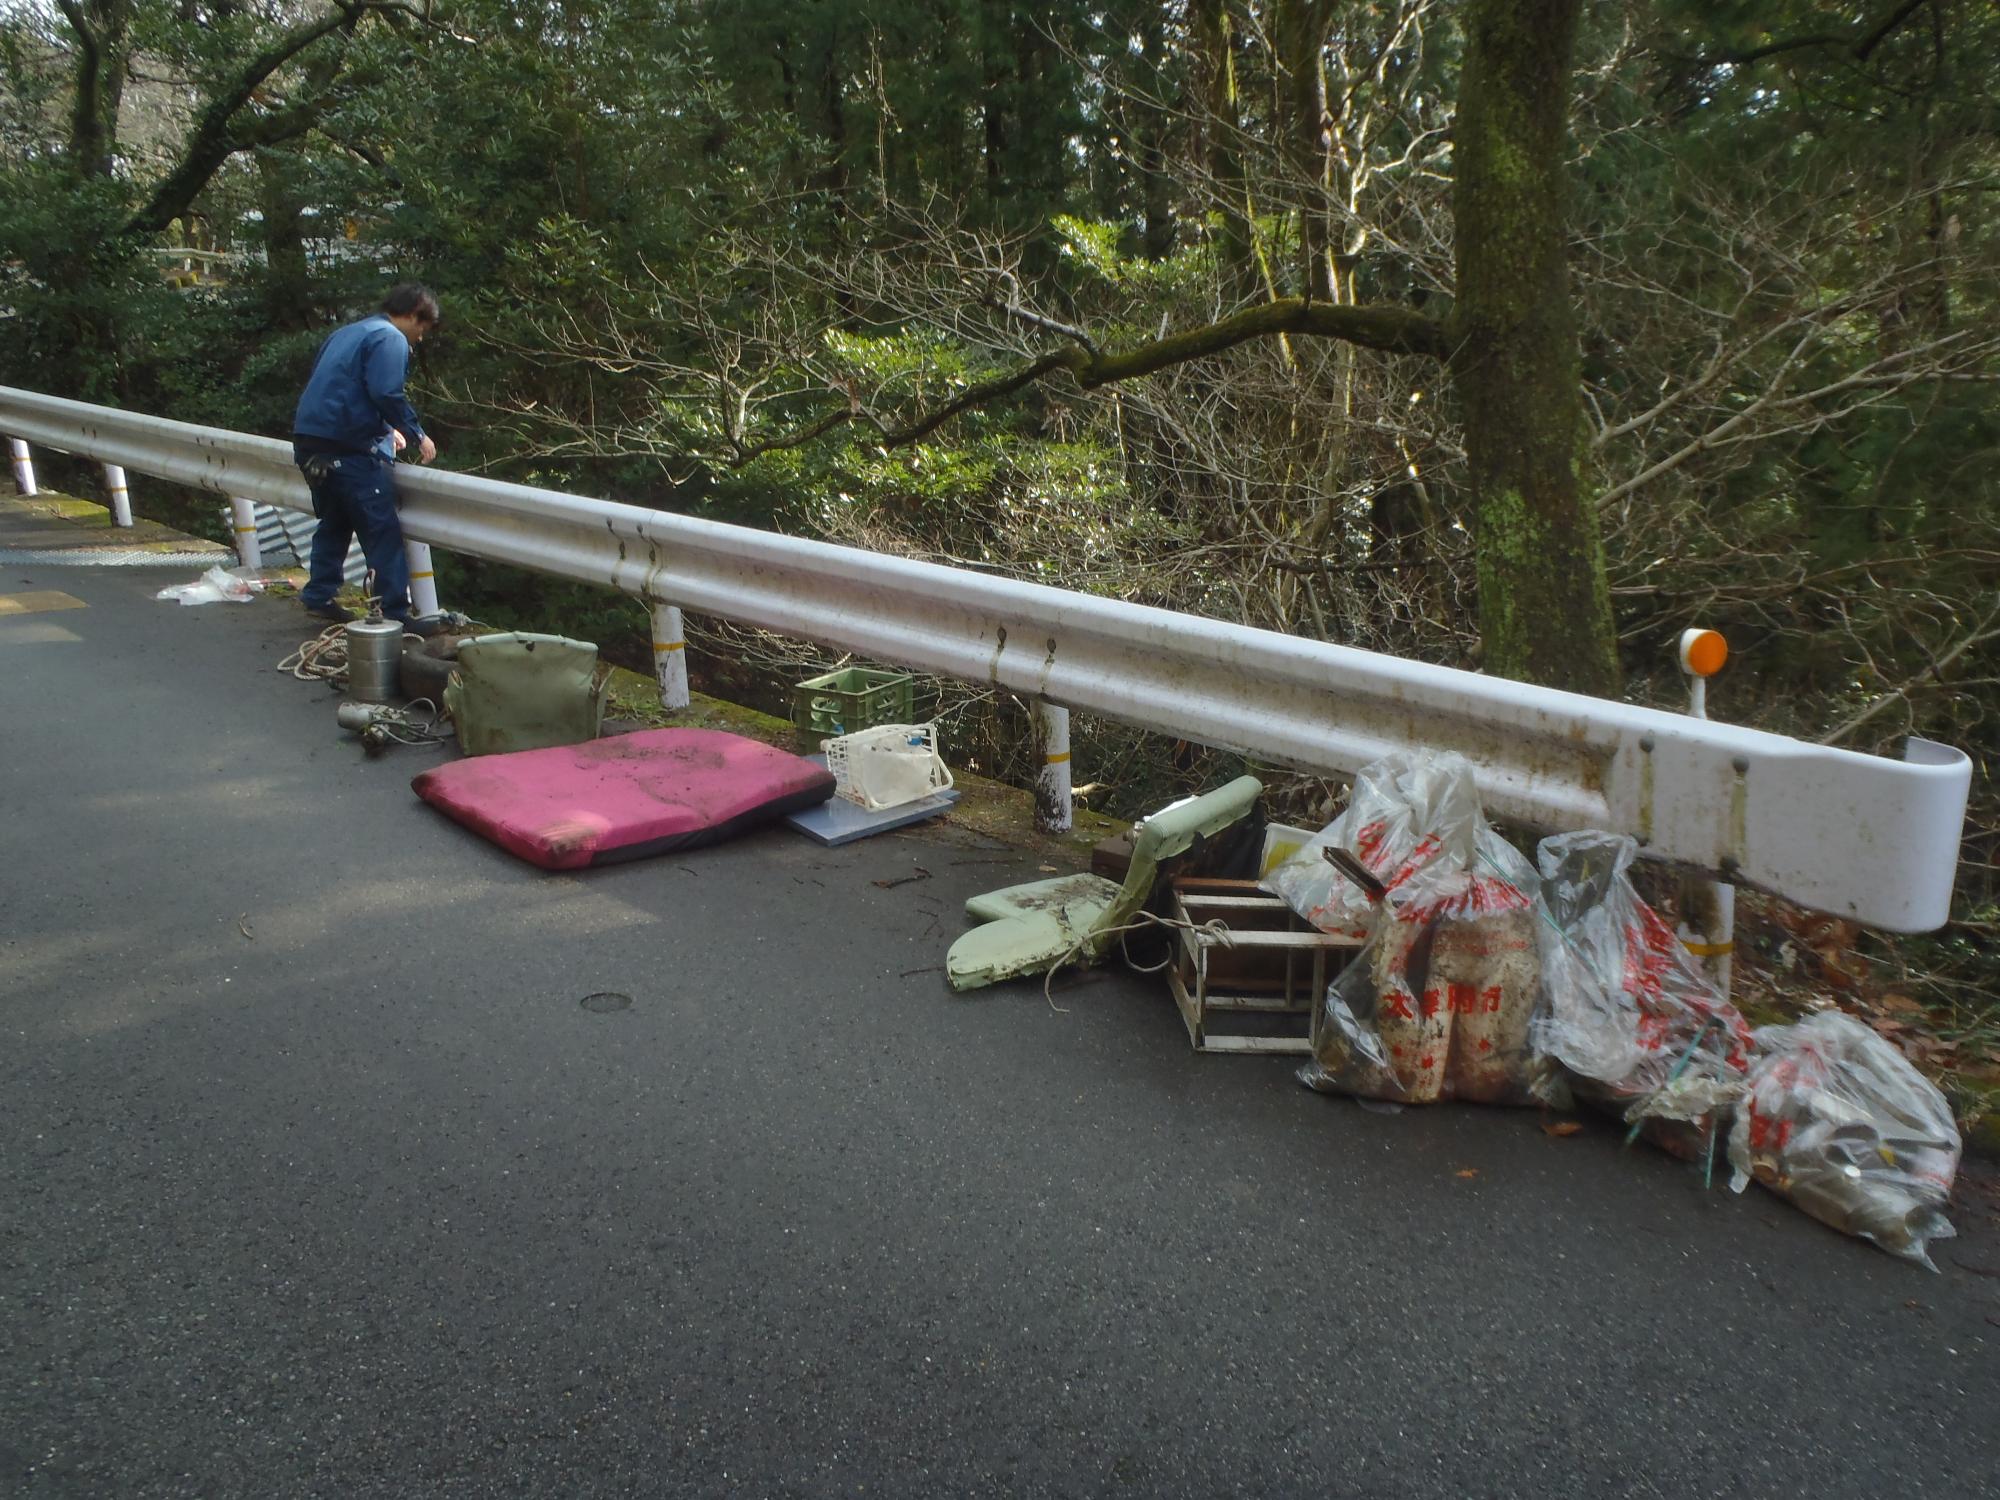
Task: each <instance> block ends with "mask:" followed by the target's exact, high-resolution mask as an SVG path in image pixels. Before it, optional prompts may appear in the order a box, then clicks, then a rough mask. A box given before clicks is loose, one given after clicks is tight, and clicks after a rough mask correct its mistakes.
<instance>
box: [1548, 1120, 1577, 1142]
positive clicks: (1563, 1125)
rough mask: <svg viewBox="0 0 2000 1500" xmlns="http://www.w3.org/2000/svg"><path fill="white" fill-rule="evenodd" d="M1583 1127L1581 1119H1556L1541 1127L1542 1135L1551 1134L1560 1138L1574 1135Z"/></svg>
mask: <svg viewBox="0 0 2000 1500" xmlns="http://www.w3.org/2000/svg"><path fill="white" fill-rule="evenodd" d="M1581 1129H1583V1121H1581V1120H1556V1121H1553V1122H1552V1123H1550V1124H1547V1125H1544V1126H1543V1127H1542V1134H1543V1135H1552V1136H1555V1137H1556V1138H1557V1139H1558V1140H1560V1139H1561V1138H1562V1137H1564V1136H1571V1135H1575V1134H1576V1133H1577V1132H1578V1131H1579V1130H1581Z"/></svg>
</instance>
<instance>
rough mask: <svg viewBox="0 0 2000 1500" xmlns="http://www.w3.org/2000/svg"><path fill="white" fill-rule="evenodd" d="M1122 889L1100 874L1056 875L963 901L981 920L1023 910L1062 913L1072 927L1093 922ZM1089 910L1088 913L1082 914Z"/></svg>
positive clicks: (967, 911) (994, 919) (997, 919)
mask: <svg viewBox="0 0 2000 1500" xmlns="http://www.w3.org/2000/svg"><path fill="white" fill-rule="evenodd" d="M1120 889H1121V888H1120V887H1119V886H1118V885H1117V884H1116V883H1114V882H1112V881H1109V880H1106V879H1105V878H1104V877H1103V876H1102V875H1087V874H1086V875H1058V876H1057V877H1056V878H1055V879H1053V880H1031V881H1029V882H1028V883H1027V884H1026V885H1010V886H1008V887H1007V889H1006V890H1004V891H988V892H987V893H986V894H985V895H983V896H974V897H973V898H972V899H971V900H970V901H968V902H966V903H965V914H966V915H967V916H968V917H972V918H974V919H976V920H978V921H981V922H1003V921H1005V920H1006V919H1007V918H1009V917H1018V916H1021V915H1022V914H1023V913H1025V912H1031V911H1046V912H1058V911H1059V912H1062V913H1064V914H1065V916H1066V919H1067V920H1068V922H1069V923H1070V925H1071V926H1074V925H1076V923H1077V922H1078V920H1079V919H1080V920H1081V921H1082V922H1083V923H1084V924H1085V925H1086V926H1087V925H1088V924H1089V923H1092V922H1095V921H1096V920H1097V919H1098V917H1099V916H1100V915H1102V914H1103V912H1104V911H1105V910H1106V909H1107V908H1109V907H1110V905H1111V903H1112V902H1113V901H1116V900H1117V899H1118V892H1119V890H1120ZM1082 913H1088V915H1082V916H1080V914H1082Z"/></svg>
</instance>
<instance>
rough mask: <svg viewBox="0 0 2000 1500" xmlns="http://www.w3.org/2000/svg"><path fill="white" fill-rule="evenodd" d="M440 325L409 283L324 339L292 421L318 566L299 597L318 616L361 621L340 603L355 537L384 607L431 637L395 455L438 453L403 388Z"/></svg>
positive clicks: (420, 290)
mask: <svg viewBox="0 0 2000 1500" xmlns="http://www.w3.org/2000/svg"><path fill="white" fill-rule="evenodd" d="M437 325H438V304H437V298H436V297H434V296H432V295H431V293H430V291H429V289H428V288H426V287H422V286H418V285H417V284H416V283H415V282H407V283H405V284H404V285H402V286H398V287H395V288H392V289H391V291H390V292H389V295H388V296H387V297H385V298H383V299H382V310H381V311H380V312H378V313H376V314H375V315H374V316H373V317H370V318H363V319H362V320H361V321H360V322H358V323H349V324H348V325H347V326H346V327H345V328H340V329H337V330H335V332H334V333H333V335H332V336H331V337H330V338H328V339H327V341H326V342H325V343H324V344H322V345H320V350H319V354H318V356H317V357H316V358H315V359H314V360H313V369H312V377H311V378H310V379H309V380H307V382H306V389H305V394H304V395H302V396H301V397H299V409H298V414H297V415H296V416H294V417H293V418H292V457H293V459H294V461H296V462H297V464H298V466H299V470H300V472H301V473H303V474H304V475H305V476H306V483H307V485H309V486H310V487H311V489H312V499H313V514H315V515H317V516H318V517H319V530H318V531H317V532H315V533H314V535H313V545H312V564H311V569H310V576H309V577H308V578H307V579H306V586H305V588H304V589H303V590H302V591H301V592H300V595H299V602H300V603H302V604H303V605H304V606H305V610H306V613H307V614H309V615H312V616H313V617H314V618H316V619H321V620H332V621H335V622H341V621H346V620H351V619H353V618H354V616H353V614H352V613H351V612H349V611H348V610H345V609H342V608H341V607H340V606H339V605H338V604H336V603H334V602H333V596H334V595H335V594H336V593H338V592H339V590H340V583H341V565H342V563H343V562H344V561H345V560H346V558H347V544H348V540H349V539H350V538H352V537H359V538H360V539H361V554H362V556H364V557H366V558H367V559H368V566H369V567H370V568H371V569H373V570H374V573H375V593H376V595H377V597H379V598H380V599H381V601H382V613H383V614H384V615H385V616H386V617H387V618H389V619H392V620H401V621H402V622H403V624H404V627H405V628H406V629H408V630H409V631H411V632H412V633H414V634H417V635H434V634H436V633H437V632H438V631H439V630H440V629H442V628H443V626H442V625H441V624H440V623H439V622H437V621H417V620H412V619H411V618H410V565H409V562H408V560H407V559H406V558H405V557H404V555H403V525H402V522H401V521H400V520H398V519H397V516H396V477H395V469H396V455H397V454H398V453H400V452H405V451H407V452H409V453H410V454H411V456H412V457H414V458H415V459H416V461H417V462H418V463H420V464H427V463H429V462H430V461H431V460H432V459H433V458H435V457H437V445H436V444H435V443H433V442H432V441H431V440H430V438H429V437H428V436H427V435H426V434H425V432H424V428H423V424H422V423H421V422H419V421H418V420H417V413H416V409H415V408H414V407H412V406H411V405H410V402H409V398H408V397H406V396H405V395H404V394H403V380H404V377H405V376H406V375H407V374H408V372H409V368H410V348H411V346H412V345H414V344H420V343H422V342H423V340H424V336H425V335H426V334H428V333H429V332H430V331H431V330H432V329H433V328H435V327H437Z"/></svg>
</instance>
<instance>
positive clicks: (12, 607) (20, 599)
mask: <svg viewBox="0 0 2000 1500" xmlns="http://www.w3.org/2000/svg"><path fill="white" fill-rule="evenodd" d="M88 608H90V606H89V605H88V604H85V603H84V602H83V601H82V600H81V599H79V598H77V597H76V596H75V595H74V594H59V593H57V592H56V591H55V590H54V589H42V590H40V591H38V592H36V593H33V594H0V615H38V614H41V613H43V612H44V611H47V610H51V609H88Z"/></svg>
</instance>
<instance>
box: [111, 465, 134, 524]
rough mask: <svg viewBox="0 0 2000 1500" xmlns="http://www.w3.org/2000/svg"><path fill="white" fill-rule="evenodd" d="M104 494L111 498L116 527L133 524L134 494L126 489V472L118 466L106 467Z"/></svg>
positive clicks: (112, 514) (112, 519)
mask: <svg viewBox="0 0 2000 1500" xmlns="http://www.w3.org/2000/svg"><path fill="white" fill-rule="evenodd" d="M104 493H105V494H106V495H108V496H110V497H111V521H112V524H113V525H115V526H130V525H131V524H132V492H131V491H130V490H128V489H127V488H126V487H125V471H124V470H123V469H121V468H119V467H118V465H116V464H106V465H105V466H104Z"/></svg>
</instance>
